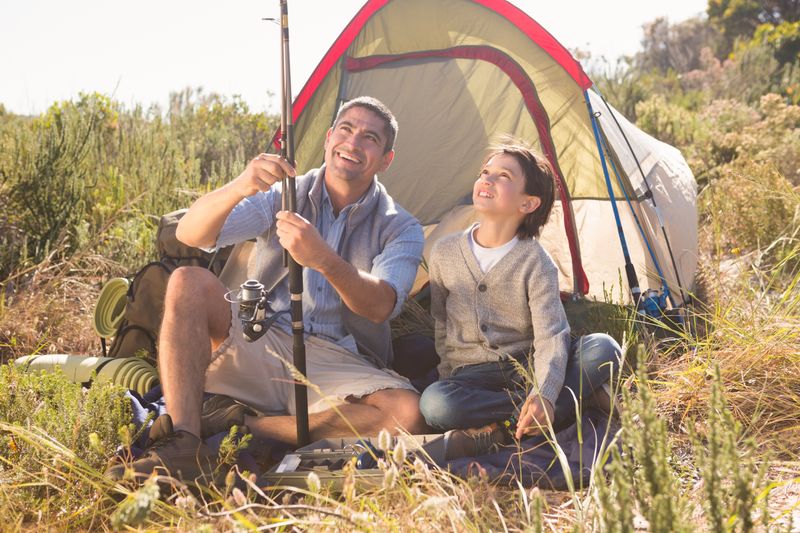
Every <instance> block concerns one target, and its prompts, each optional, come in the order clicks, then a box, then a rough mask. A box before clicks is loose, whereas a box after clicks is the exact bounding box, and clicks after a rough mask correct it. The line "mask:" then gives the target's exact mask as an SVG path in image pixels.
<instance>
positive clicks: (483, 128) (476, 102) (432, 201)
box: [340, 46, 589, 294]
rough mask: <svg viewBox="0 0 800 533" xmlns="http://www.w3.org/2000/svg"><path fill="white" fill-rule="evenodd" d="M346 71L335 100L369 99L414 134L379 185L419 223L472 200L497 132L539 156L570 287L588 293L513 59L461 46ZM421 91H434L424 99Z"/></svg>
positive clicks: (541, 129) (545, 141)
mask: <svg viewBox="0 0 800 533" xmlns="http://www.w3.org/2000/svg"><path fill="white" fill-rule="evenodd" d="M345 70H346V71H347V76H345V77H344V78H343V80H342V84H343V86H342V87H341V88H340V96H342V97H343V98H344V99H349V98H354V97H356V96H361V95H371V96H375V97H377V98H379V99H380V100H382V101H383V102H384V103H386V104H387V105H388V106H389V108H390V109H398V110H399V111H397V112H396V114H397V117H398V121H399V122H400V123H401V124H402V125H403V130H406V129H410V130H411V131H413V132H414V137H413V138H409V137H407V136H405V135H403V134H402V133H401V135H400V136H399V137H398V144H397V146H398V147H397V152H398V157H397V158H396V159H395V162H394V163H393V165H392V167H391V168H390V169H389V171H388V172H387V173H386V174H385V175H384V176H383V178H382V181H383V182H384V183H385V184H386V186H387V188H388V190H389V192H390V193H391V194H392V196H393V197H395V198H396V199H397V200H398V201H399V202H400V204H401V205H403V206H405V207H406V208H407V209H408V210H409V211H410V212H411V213H412V214H414V215H415V216H416V217H417V218H419V219H420V221H421V222H422V223H423V224H424V225H427V224H432V223H437V222H439V220H441V217H442V216H444V215H445V214H446V212H448V211H449V210H450V208H452V206H453V205H454V204H453V200H454V199H455V200H456V201H457V203H458V204H466V203H470V202H471V198H470V195H471V191H472V183H473V182H474V180H475V176H476V172H477V169H478V168H479V166H480V163H481V161H482V159H483V157H484V155H485V153H486V148H487V147H488V145H489V144H490V142H492V141H494V140H496V135H497V134H501V133H504V134H510V135H512V136H514V137H516V138H519V139H522V140H524V141H526V142H528V143H530V144H531V145H533V146H535V147H536V148H537V149H538V150H539V151H540V152H541V153H542V154H544V155H545V157H547V159H548V160H549V161H550V164H551V165H552V166H553V168H554V169H555V170H556V176H557V179H558V195H559V198H558V199H559V200H560V201H561V203H562V205H563V206H566V207H565V209H564V212H565V216H564V218H563V222H564V232H565V237H566V244H567V246H568V248H569V251H570V256H571V261H572V270H573V272H572V279H573V280H574V282H575V283H574V286H573V287H572V289H573V292H575V293H580V294H586V293H587V292H588V289H589V287H588V279H587V277H586V275H585V273H584V272H583V267H582V265H581V258H580V250H579V245H578V240H577V233H576V230H575V222H574V219H573V216H572V210H571V209H570V208H569V203H570V198H569V193H568V187H567V186H566V183H565V181H564V178H563V176H562V175H561V172H560V169H559V165H558V159H557V155H556V149H555V146H554V143H553V139H552V137H551V136H550V122H549V118H548V115H547V113H546V112H545V110H544V108H543V106H542V103H541V101H540V100H539V97H538V94H537V92H536V87H535V85H534V83H533V82H532V81H531V80H530V78H529V77H528V76H527V75H526V74H525V72H524V70H523V69H522V68H521V67H520V66H519V65H518V64H517V63H516V62H514V61H513V60H512V59H511V58H510V57H508V56H507V55H506V54H504V53H503V52H501V51H499V50H496V49H494V48H492V47H488V46H461V47H455V48H450V49H447V50H427V51H420V52H414V53H409V54H397V55H381V56H368V57H362V58H353V57H348V58H346V60H345ZM421 86H422V87H430V86H437V87H440V88H441V90H440V91H437V93H436V94H431V93H424V94H423V93H421V91H419V87H421ZM395 176H397V179H395ZM416 186H423V187H427V189H428V190H429V191H430V192H431V193H432V194H431V195H430V196H427V197H423V198H421V197H420V195H418V194H416V192H417V191H418V190H419V189H417V187H416ZM423 190H424V189H423Z"/></svg>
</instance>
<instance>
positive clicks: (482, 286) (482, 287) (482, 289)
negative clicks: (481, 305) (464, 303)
mask: <svg viewBox="0 0 800 533" xmlns="http://www.w3.org/2000/svg"><path fill="white" fill-rule="evenodd" d="M478 290H479V291H481V292H486V285H484V284H483V283H481V284H480V285H478Z"/></svg>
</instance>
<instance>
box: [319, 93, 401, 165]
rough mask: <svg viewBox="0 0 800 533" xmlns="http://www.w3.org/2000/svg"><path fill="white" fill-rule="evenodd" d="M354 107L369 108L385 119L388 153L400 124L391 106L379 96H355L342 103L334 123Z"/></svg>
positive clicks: (385, 148) (384, 127)
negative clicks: (390, 108)
mask: <svg viewBox="0 0 800 533" xmlns="http://www.w3.org/2000/svg"><path fill="white" fill-rule="evenodd" d="M353 107H363V108H364V109H369V110H370V111H372V112H373V113H375V114H376V115H378V116H379V117H380V118H381V120H383V131H384V133H385V134H386V146H384V147H383V153H384V154H388V153H389V152H391V151H392V149H393V148H394V141H395V139H397V129H398V126H397V119H396V118H394V115H393V114H392V112H391V111H389V108H388V107H386V105H385V104H384V103H383V102H381V101H380V100H378V99H377V98H373V97H371V96H359V97H358V98H353V99H352V100H348V101H347V102H345V103H344V104H342V107H340V108H339V111H338V112H337V113H336V119H334V121H333V124H334V125H336V123H338V122H339V117H341V116H342V114H343V113H344V112H345V111H347V110H348V109H351V108H353Z"/></svg>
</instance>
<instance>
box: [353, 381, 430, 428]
mask: <svg viewBox="0 0 800 533" xmlns="http://www.w3.org/2000/svg"><path fill="white" fill-rule="evenodd" d="M362 401H363V402H364V403H366V404H367V405H371V406H373V407H375V408H377V409H379V410H380V411H381V412H382V413H384V419H385V420H387V421H391V422H392V424H387V426H389V425H393V426H395V427H396V428H402V429H403V430H404V431H408V432H409V433H421V432H425V430H426V429H427V427H426V426H425V419H424V418H423V417H422V414H421V413H420V411H419V394H417V393H416V392H413V391H410V390H406V389H382V390H379V391H377V392H374V393H372V394H370V395H369V396H367V397H365V398H364V399H363V400H362ZM395 427H387V428H386V429H389V430H393V429H395Z"/></svg>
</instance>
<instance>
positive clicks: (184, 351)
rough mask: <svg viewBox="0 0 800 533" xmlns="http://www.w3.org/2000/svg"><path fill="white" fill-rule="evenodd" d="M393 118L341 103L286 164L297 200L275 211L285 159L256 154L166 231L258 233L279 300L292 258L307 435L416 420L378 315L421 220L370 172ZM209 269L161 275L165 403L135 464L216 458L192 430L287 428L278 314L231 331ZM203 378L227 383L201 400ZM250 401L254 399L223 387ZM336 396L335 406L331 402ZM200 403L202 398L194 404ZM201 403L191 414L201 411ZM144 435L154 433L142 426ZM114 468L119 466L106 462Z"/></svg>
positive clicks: (391, 132) (392, 298)
mask: <svg viewBox="0 0 800 533" xmlns="http://www.w3.org/2000/svg"><path fill="white" fill-rule="evenodd" d="M396 134H397V121H396V120H395V118H394V116H393V115H392V114H391V112H390V111H389V110H388V109H387V108H386V107H385V106H384V105H383V104H382V103H381V102H379V101H378V100H376V99H374V98H369V97H362V98H357V99H355V100H351V101H350V102H347V103H346V104H344V105H343V106H342V107H341V109H340V111H339V113H338V115H337V117H336V119H335V121H334V124H333V127H331V128H330V129H329V130H328V132H327V136H326V140H325V164H324V165H323V166H322V167H321V168H319V169H314V170H311V171H310V172H308V173H307V174H306V175H304V176H299V177H297V180H296V183H297V213H290V212H286V211H280V205H281V204H280V182H281V180H282V179H283V178H284V176H285V175H287V174H288V175H291V176H294V175H295V169H294V168H292V167H291V166H290V165H289V164H288V163H287V162H286V161H285V160H284V159H282V158H280V157H278V156H275V155H268V154H261V155H259V156H258V157H256V158H255V159H253V160H252V161H250V163H249V164H248V165H247V168H245V170H244V172H242V174H240V175H239V176H238V177H237V178H236V179H234V180H233V181H231V182H230V183H228V184H227V185H224V186H223V187H221V188H219V189H217V190H215V191H212V192H210V193H208V194H206V195H204V196H202V197H201V198H199V199H198V200H197V201H196V202H195V203H194V204H193V205H192V206H191V208H190V209H189V211H188V212H187V213H186V215H185V216H184V217H183V218H182V219H181V221H180V223H179V225H178V228H177V237H178V239H180V240H181V241H182V242H184V243H186V244H188V245H191V246H196V247H202V248H209V249H212V248H218V247H221V246H226V245H229V244H233V243H236V242H241V241H244V240H247V239H251V238H257V242H256V253H257V262H258V265H259V278H260V279H261V281H262V282H263V283H264V284H265V286H267V287H272V286H274V289H273V299H272V307H273V308H274V309H275V310H276V311H280V310H284V309H288V308H289V301H290V296H289V291H288V280H287V278H288V277H287V276H286V273H287V270H286V269H285V268H284V267H283V265H282V263H281V260H282V247H283V248H286V249H287V250H288V251H289V253H290V254H291V255H292V257H293V258H294V259H295V260H296V261H297V262H298V263H299V264H301V265H303V266H304V267H306V268H305V269H304V287H305V293H304V295H303V299H304V302H303V304H304V305H303V307H304V325H305V328H306V333H307V335H306V353H307V360H308V364H307V366H308V368H307V374H308V379H309V381H310V382H311V383H312V384H313V385H314V386H312V387H310V388H309V413H310V416H309V425H310V431H311V437H312V440H314V439H318V438H321V437H325V436H340V435H341V436H343V435H352V432H353V429H355V430H356V431H358V432H359V433H360V434H375V433H377V432H378V431H379V430H380V429H381V428H387V429H389V430H392V431H396V430H397V428H401V427H402V428H404V429H405V430H407V431H410V432H412V433H415V432H422V431H424V430H425V429H426V428H427V426H425V423H424V419H423V418H422V416H421V414H420V412H419V395H418V393H417V392H416V390H415V389H414V388H413V386H412V385H411V384H410V383H409V382H408V380H406V379H405V378H403V377H401V376H399V375H397V374H395V373H394V372H392V371H391V370H388V369H387V368H386V367H388V366H389V365H390V364H391V359H392V353H391V339H390V336H389V333H390V332H389V326H388V320H389V319H390V318H392V317H394V316H395V315H396V314H397V313H398V312H399V311H400V309H401V307H402V304H403V302H404V301H405V298H406V295H407V293H408V290H409V289H410V287H411V285H412V283H413V280H414V276H415V273H416V269H417V266H418V265H419V261H420V257H421V255H422V247H423V234H422V228H421V226H420V225H419V223H418V222H417V221H416V219H414V218H413V217H412V216H411V215H410V214H409V213H407V212H406V211H405V210H403V209H402V208H401V207H399V206H398V205H396V204H395V203H394V202H393V200H392V198H391V197H390V196H389V195H388V194H387V193H386V191H385V189H384V188H383V186H382V185H381V184H380V183H379V182H378V181H377V177H376V174H377V173H379V172H383V171H385V170H386V169H387V168H388V167H389V165H390V164H391V162H392V159H393V157H394V150H393V146H394V140H395V137H396ZM226 292H227V289H226V288H225V287H224V286H223V285H222V283H221V282H220V281H219V280H218V279H217V278H216V277H215V276H214V275H213V274H211V273H210V272H209V271H208V270H205V269H202V268H195V267H185V268H180V269H178V270H176V271H175V272H174V273H173V274H172V276H171V277H170V281H169V284H168V287H167V293H166V298H165V306H164V318H163V322H162V326H161V332H160V340H159V369H160V376H161V383H162V387H163V391H164V398H165V401H166V407H167V411H168V412H169V416H166V415H165V416H163V417H160V418H159V419H158V420H156V423H154V426H153V428H152V429H151V436H154V437H155V440H157V441H159V442H156V444H155V445H154V446H153V447H151V449H150V450H149V452H148V454H147V455H146V456H145V457H143V458H142V459H139V460H138V461H135V462H134V463H133V465H132V466H133V469H134V471H135V472H137V473H138V474H145V475H147V474H149V473H150V472H151V471H152V470H153V469H154V468H155V467H159V466H160V465H163V467H165V468H166V469H167V470H169V471H170V472H171V473H172V474H173V475H180V476H181V477H183V478H184V479H185V480H190V479H195V478H197V477H199V476H201V475H204V474H208V473H209V471H210V470H212V469H213V467H214V465H215V464H216V463H215V458H214V457H213V454H212V453H211V452H210V451H209V450H208V448H207V447H206V445H205V444H204V443H203V441H202V439H201V437H204V436H209V435H213V434H215V433H217V432H219V431H225V430H226V429H228V428H229V427H230V426H231V425H233V424H242V423H244V424H246V425H247V426H248V427H249V428H250V430H251V431H252V432H253V433H254V434H255V435H256V436H260V437H271V438H275V439H279V440H283V441H287V442H295V441H296V438H297V435H296V421H295V419H294V417H293V416H291V415H290V414H286V413H291V412H292V409H293V408H294V396H293V394H294V390H293V389H294V386H293V383H292V378H291V373H290V371H289V369H288V368H287V366H286V364H285V362H286V361H291V360H292V336H291V326H290V320H289V316H288V314H287V315H283V316H282V317H281V318H280V319H278V321H277V322H276V323H275V325H273V326H272V327H271V328H270V329H269V330H268V331H267V333H266V334H265V335H264V336H262V337H261V338H260V339H259V340H257V341H256V342H253V343H248V342H246V341H245V340H244V339H243V335H242V326H241V322H240V321H239V320H238V318H237V315H236V314H237V310H238V304H235V303H234V304H229V303H228V302H227V301H226V300H225V298H224V296H225V293H226ZM204 392H213V393H217V394H221V395H225V396H218V397H214V399H213V400H209V401H207V402H206V403H205V404H203V402H202V398H203V393H204ZM229 397H232V398H235V399H236V400H239V401H240V402H242V403H243V404H246V405H248V406H252V407H254V408H255V409H257V410H258V411H259V412H262V413H276V412H277V413H282V414H279V415H277V416H256V413H255V412H254V411H252V410H250V409H248V408H246V407H243V406H242V405H241V404H240V403H238V402H235V401H233V400H232V399H231V398H229ZM333 407H335V409H333ZM201 411H202V412H201ZM201 415H202V422H201ZM151 439H152V437H151ZM109 473H110V475H111V476H112V477H115V478H117V479H119V478H121V477H122V475H123V474H124V467H122V466H121V465H120V466H115V467H112V468H111V469H110V472H109Z"/></svg>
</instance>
